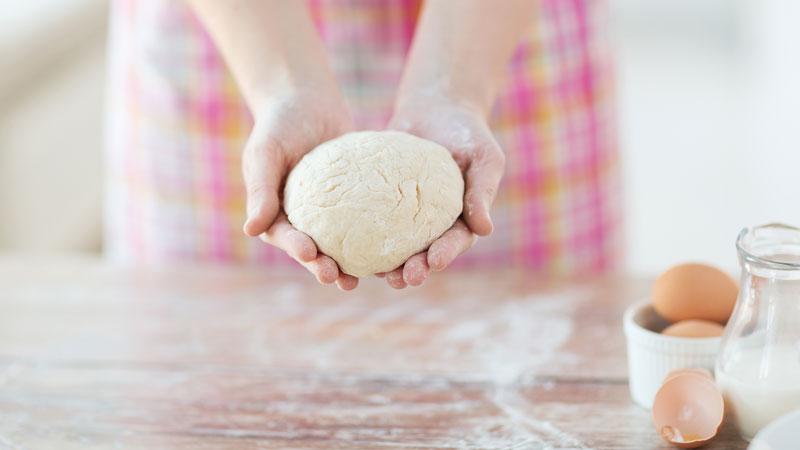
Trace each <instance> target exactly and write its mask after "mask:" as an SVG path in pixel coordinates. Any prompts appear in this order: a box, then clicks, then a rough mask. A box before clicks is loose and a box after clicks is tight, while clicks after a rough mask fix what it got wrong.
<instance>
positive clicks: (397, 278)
mask: <svg viewBox="0 0 800 450" xmlns="http://www.w3.org/2000/svg"><path fill="white" fill-rule="evenodd" d="M386 282H387V283H389V286H391V287H393V288H394V289H403V288H404V287H406V282H405V281H403V268H402V267H398V268H397V269H394V270H393V271H391V272H386Z"/></svg>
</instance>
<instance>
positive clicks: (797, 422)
mask: <svg viewBox="0 0 800 450" xmlns="http://www.w3.org/2000/svg"><path fill="white" fill-rule="evenodd" d="M798 430H800V409H797V410H794V411H792V412H790V413H788V414H786V415H784V416H781V417H779V418H777V419H775V420H774V421H773V422H771V423H770V424H769V425H767V426H766V427H764V429H763V430H761V431H759V432H758V434H756V437H754V438H753V441H752V442H750V446H749V447H747V450H797V448H798V447H800V443H799V442H800V432H798Z"/></svg>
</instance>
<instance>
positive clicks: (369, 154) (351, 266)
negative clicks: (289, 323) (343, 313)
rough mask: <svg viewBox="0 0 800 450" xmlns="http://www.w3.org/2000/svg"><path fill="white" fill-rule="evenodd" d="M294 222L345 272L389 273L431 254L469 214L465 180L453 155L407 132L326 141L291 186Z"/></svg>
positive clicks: (287, 198) (287, 200)
mask: <svg viewBox="0 0 800 450" xmlns="http://www.w3.org/2000/svg"><path fill="white" fill-rule="evenodd" d="M283 195H284V198H283V207H284V209H285V210H286V215H287V216H289V221H290V222H291V223H292V225H294V226H295V228H297V229H298V230H300V231H303V232H304V233H306V234H308V235H309V236H311V238H312V239H314V242H316V243H317V247H318V248H319V250H320V251H321V252H323V253H325V254H326V255H328V256H330V257H331V258H333V259H334V260H335V261H336V262H337V263H338V264H339V268H341V270H342V271H344V272H345V273H348V274H350V275H353V276H356V277H366V276H369V275H372V274H374V273H378V272H388V271H390V270H393V269H396V268H397V267H399V266H400V265H401V264H403V263H404V262H405V261H406V260H407V259H408V258H409V257H410V256H412V255H414V254H416V253H419V252H420V251H423V250H425V249H426V248H428V246H429V245H430V244H431V243H432V242H433V241H434V240H435V239H436V238H438V237H439V236H441V234H442V233H444V232H445V231H447V229H448V228H450V227H451V226H452V225H453V223H454V222H455V220H456V219H457V218H458V216H459V215H460V214H461V208H462V205H463V197H464V180H463V178H462V177H461V171H460V170H459V168H458V165H456V162H455V161H454V160H453V157H452V156H450V152H448V151H447V149H445V148H444V147H442V146H441V145H439V144H436V143H434V142H431V141H428V140H425V139H421V138H418V137H416V136H412V135H410V134H407V133H403V132H400V131H360V132H355V133H349V134H345V135H343V136H341V137H338V138H336V139H333V140H331V141H328V142H325V143H323V144H321V145H320V146H318V147H317V148H315V149H314V150H312V151H311V152H309V153H308V154H307V155H305V156H304V157H303V159H301V160H300V162H299V163H298V164H297V166H296V167H295V168H294V170H292V172H291V173H290V174H289V177H288V178H287V179H286V188H285V190H284V192H283Z"/></svg>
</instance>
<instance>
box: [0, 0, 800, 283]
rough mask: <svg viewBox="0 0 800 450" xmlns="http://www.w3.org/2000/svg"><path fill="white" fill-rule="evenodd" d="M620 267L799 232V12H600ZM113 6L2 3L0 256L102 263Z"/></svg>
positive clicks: (742, 6)
mask: <svg viewBox="0 0 800 450" xmlns="http://www.w3.org/2000/svg"><path fill="white" fill-rule="evenodd" d="M609 3H610V7H611V8H610V14H611V15H610V20H611V22H612V27H611V29H612V30H613V39H614V43H615V58H616V63H617V91H618V107H619V128H620V143H621V146H622V154H623V165H624V180H623V181H624V188H625V198H624V201H625V209H626V230H625V234H626V237H627V250H626V261H625V268H626V269H627V270H628V271H629V272H631V273H634V274H639V275H655V274H657V273H659V272H660V271H662V270H663V269H664V268H666V267H669V266H670V265H672V264H674V263H677V262H680V261H686V260H697V261H706V262H710V263H713V264H717V265H719V266H721V267H723V268H726V269H729V270H735V269H736V267H737V261H736V254H735V251H734V240H735V237H736V234H737V233H738V231H739V229H740V228H742V227H743V226H746V225H756V224H762V223H767V222H774V221H780V222H785V223H789V224H794V225H800V26H798V24H800V2H798V1H795V0H766V1H759V0H703V1H697V0H659V1H647V2H642V1H640V0H611V1H610V2H609ZM107 15H108V4H107V2H106V1H103V0H70V1H61V0H27V1H25V2H6V3H5V4H4V5H2V6H0V251H21V252H36V253H41V252H99V251H101V237H100V236H101V234H100V233H101V228H102V227H101V203H102V188H103V163H102V143H103V101H104V100H103V88H104V74H105V43H106V35H105V33H106V22H107Z"/></svg>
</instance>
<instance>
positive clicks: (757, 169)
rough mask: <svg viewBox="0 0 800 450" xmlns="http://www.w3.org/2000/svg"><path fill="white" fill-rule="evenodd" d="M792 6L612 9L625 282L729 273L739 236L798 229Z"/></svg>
mask: <svg viewBox="0 0 800 450" xmlns="http://www.w3.org/2000/svg"><path fill="white" fill-rule="evenodd" d="M646 4H647V5H649V6H645V5H646ZM798 5H800V2H792V1H764V2H761V1H756V0H752V1H727V0H726V1H704V2H696V1H693V0H681V1H673V2H669V3H667V2H637V1H633V0H614V1H613V2H612V6H613V8H614V14H613V17H615V20H616V26H615V27H614V28H615V30H616V31H615V34H616V36H615V39H616V42H617V58H618V76H619V82H618V86H619V88H618V89H619V111H620V128H621V144H622V149H623V159H624V169H625V170H624V185H625V188H626V199H625V207H626V211H627V214H628V217H627V218H628V223H627V226H628V251H627V258H628V259H627V268H628V270H629V271H631V272H635V273H645V274H655V273H658V272H660V271H662V270H664V269H665V268H667V267H669V266H670V265H672V264H675V263H677V262H680V261H687V260H700V261H707V262H711V263H714V264H717V265H719V266H721V267H724V268H727V269H729V270H734V269H735V268H736V267H737V261H736V253H735V250H734V241H735V237H736V235H737V233H738V231H739V230H740V229H741V228H742V227H744V226H747V225H757V224H763V223H767V222H772V221H782V222H787V223H790V224H796V225H800V208H799V207H798V198H800V177H798V175H797V172H798V169H800V139H798V131H800V128H799V127H798V125H800V124H799V123H798V114H797V111H798V110H800V99H798V96H797V92H798V82H799V81H800V66H799V65H798V63H797V61H798V56H800V27H798V26H797V24H798V23H800V14H799V12H798Z"/></svg>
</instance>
